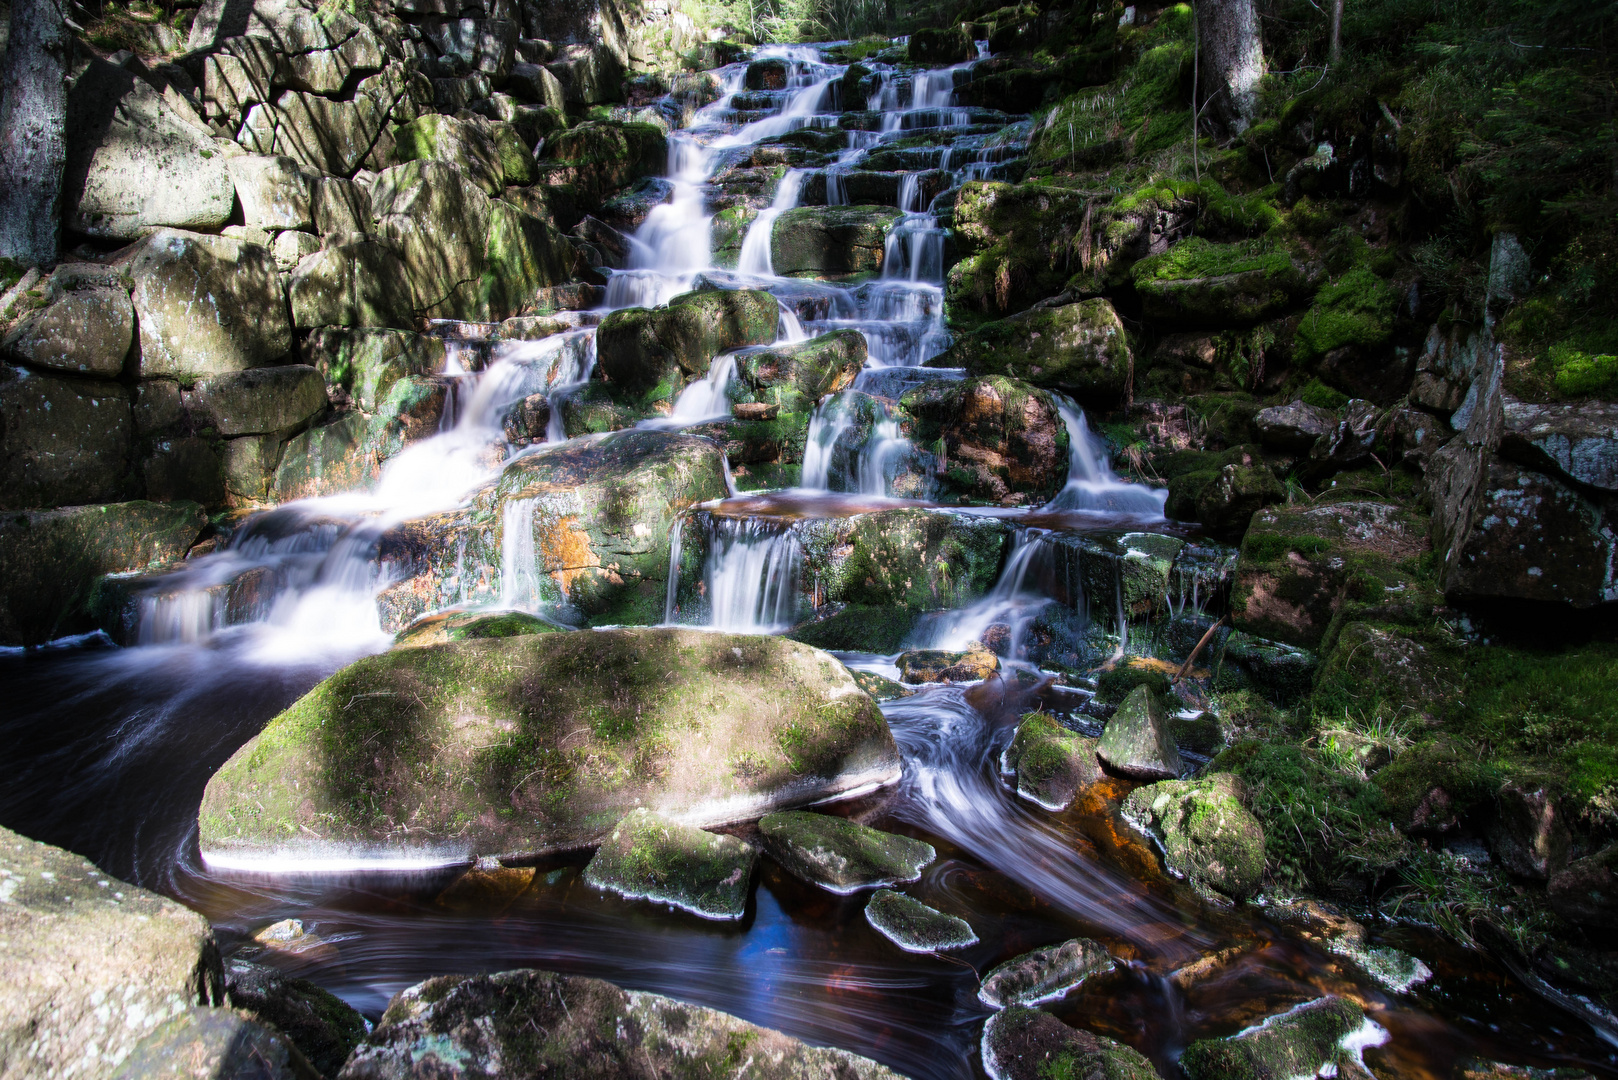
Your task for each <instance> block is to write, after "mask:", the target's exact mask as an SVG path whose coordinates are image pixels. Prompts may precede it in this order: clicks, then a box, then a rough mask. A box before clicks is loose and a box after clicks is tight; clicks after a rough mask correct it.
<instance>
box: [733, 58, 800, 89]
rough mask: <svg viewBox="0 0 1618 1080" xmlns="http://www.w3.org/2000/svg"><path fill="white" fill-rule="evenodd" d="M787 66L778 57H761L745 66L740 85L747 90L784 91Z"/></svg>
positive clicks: (787, 71)
mask: <svg viewBox="0 0 1618 1080" xmlns="http://www.w3.org/2000/svg"><path fill="white" fill-rule="evenodd" d="M788 73H789V65H788V64H787V62H786V61H785V60H783V59H782V58H780V57H778V56H768V57H762V58H760V59H758V60H754V61H752V62H751V63H749V64H748V65H747V70H746V71H745V72H743V73H742V85H743V86H745V87H746V88H747V89H749V90H785V89H786V88H787V75H788Z"/></svg>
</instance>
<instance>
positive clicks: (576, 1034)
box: [337, 969, 900, 1080]
mask: <svg viewBox="0 0 1618 1080" xmlns="http://www.w3.org/2000/svg"><path fill="white" fill-rule="evenodd" d="M716 1062H719V1063H725V1064H723V1065H722V1067H721V1068H720V1069H719V1070H717V1074H722V1075H724V1076H727V1077H737V1078H738V1080H822V1078H826V1080H830V1078H836V1080H900V1077H899V1076H898V1074H896V1073H894V1072H892V1071H891V1070H889V1069H887V1068H886V1067H884V1066H882V1065H878V1064H877V1063H876V1062H874V1061H871V1060H869V1059H867V1058H863V1057H859V1056H857V1055H855V1054H850V1053H848V1052H847V1051H846V1050H836V1049H832V1048H830V1047H817V1046H808V1045H805V1044H804V1043H802V1042H799V1041H798V1040H797V1039H793V1038H791V1037H789V1036H786V1035H783V1034H781V1033H780V1032H778V1031H771V1030H770V1029H768V1028H761V1027H758V1026H756V1025H754V1024H749V1023H747V1022H746V1021H744V1020H739V1019H737V1018H736V1017H734V1016H730V1015H728V1014H726V1013H722V1012H718V1011H716V1010H714V1009H705V1008H702V1007H701V1006H698V1005H688V1004H686V1003H684V1002H680V1001H675V1000H673V999H672V998H666V997H663V996H661V995H659V994H647V993H641V992H638V991H624V990H621V989H619V988H618V987H616V986H614V985H612V984H611V983H606V982H602V981H601V980H599V979H587V978H583V977H580V976H571V975H557V974H554V973H552V972H549V971H538V970H534V969H523V970H517V971H502V972H498V973H496V974H493V975H473V976H462V975H446V976H441V977H439V978H435V979H429V980H427V981H426V982H423V983H418V984H417V985H415V986H412V987H410V988H409V989H407V990H404V991H402V992H400V993H399V994H397V995H396V996H395V997H394V999H393V1000H392V1001H391V1002H390V1003H389V1004H388V1008H387V1011H386V1012H384V1013H383V1014H382V1019H381V1021H380V1022H379V1023H378V1024H377V1026H376V1029H375V1030H374V1031H373V1032H372V1033H371V1035H370V1037H369V1038H367V1039H366V1041H365V1043H364V1044H363V1045H361V1046H360V1048H359V1049H358V1050H357V1051H355V1053H354V1056H353V1057H352V1058H350V1059H349V1061H348V1064H347V1065H345V1066H344V1067H343V1071H342V1072H341V1073H339V1074H338V1076H337V1080H398V1078H400V1077H407V1076H410V1077H415V1076H426V1075H431V1076H440V1075H451V1076H453V1075H461V1076H479V1077H487V1078H490V1080H519V1078H528V1077H535V1076H546V1077H553V1078H556V1080H644V1078H646V1077H647V1076H659V1077H662V1076H667V1077H709V1076H714V1075H716V1069H715V1063H716ZM451 1070H453V1071H451Z"/></svg>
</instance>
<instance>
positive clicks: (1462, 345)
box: [1410, 324, 1492, 417]
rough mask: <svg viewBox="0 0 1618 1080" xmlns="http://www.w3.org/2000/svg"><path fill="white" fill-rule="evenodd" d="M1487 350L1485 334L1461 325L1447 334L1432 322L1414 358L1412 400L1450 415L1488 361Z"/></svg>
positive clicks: (1426, 407)
mask: <svg viewBox="0 0 1618 1080" xmlns="http://www.w3.org/2000/svg"><path fill="white" fill-rule="evenodd" d="M1489 344H1492V343H1489ZM1487 351H1489V347H1488V344H1486V343H1485V338H1484V335H1482V334H1478V333H1475V332H1470V333H1469V332H1467V331H1466V330H1465V329H1464V328H1462V327H1455V328H1453V329H1451V330H1450V331H1449V332H1448V333H1447V334H1446V333H1444V332H1442V331H1440V330H1439V328H1438V326H1437V324H1434V326H1433V327H1432V329H1431V330H1430V331H1428V333H1427V340H1426V343H1425V344H1424V346H1423V348H1422V351H1421V355H1420V356H1418V357H1417V358H1416V374H1415V378H1414V379H1413V380H1412V383H1411V387H1410V401H1411V403H1412V404H1414V405H1419V406H1421V407H1422V408H1424V409H1430V410H1432V411H1433V412H1436V413H1439V414H1440V415H1442V416H1445V417H1447V416H1449V414H1450V413H1453V412H1454V411H1455V410H1456V409H1458V408H1460V407H1461V403H1462V402H1463V401H1465V400H1466V395H1467V391H1468V390H1470V389H1471V387H1472V383H1473V380H1475V379H1476V378H1477V376H1478V374H1479V373H1480V372H1481V371H1483V370H1484V367H1485V365H1486V364H1487V363H1489V360H1488V359H1487V358H1486V357H1485V356H1484V355H1483V353H1485V352H1487Z"/></svg>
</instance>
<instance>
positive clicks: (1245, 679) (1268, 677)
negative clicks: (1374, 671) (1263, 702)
mask: <svg viewBox="0 0 1618 1080" xmlns="http://www.w3.org/2000/svg"><path fill="white" fill-rule="evenodd" d="M1350 659H1352V658H1350ZM1319 668H1320V657H1319V656H1318V655H1317V654H1315V653H1313V652H1311V651H1309V650H1308V649H1300V648H1298V647H1296V646H1294V645H1288V644H1286V643H1285V642H1281V641H1271V640H1270V639H1269V638H1261V637H1257V636H1256V635H1253V634H1248V633H1244V632H1243V631H1241V630H1233V631H1231V632H1230V633H1229V634H1227V635H1225V639H1224V641H1223V643H1222V644H1221V645H1220V647H1219V651H1218V653H1217V654H1216V658H1215V660H1214V687H1215V688H1216V689H1219V690H1231V689H1235V690H1246V689H1248V688H1252V689H1256V690H1258V691H1259V692H1260V693H1261V694H1262V695H1263V696H1264V697H1265V698H1267V699H1269V700H1270V701H1274V702H1277V703H1279V704H1280V705H1282V706H1283V707H1286V706H1288V705H1290V704H1292V703H1293V702H1295V701H1297V700H1298V699H1299V698H1302V697H1304V696H1305V695H1307V694H1308V693H1309V691H1310V688H1311V687H1312V686H1313V685H1314V678H1315V672H1316V671H1317V670H1318V669H1319Z"/></svg>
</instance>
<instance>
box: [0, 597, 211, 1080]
mask: <svg viewBox="0 0 1618 1080" xmlns="http://www.w3.org/2000/svg"><path fill="white" fill-rule="evenodd" d="M5 580H7V581H8V582H9V581H11V580H13V579H12V578H11V577H9V568H8V576H7V577H6V578H5ZM0 898H3V900H0V934H3V935H4V938H5V942H6V947H5V949H4V951H3V952H0V975H3V977H4V978H5V984H6V993H5V995H4V998H3V1000H0V1031H4V1032H5V1033H6V1036H5V1038H4V1039H0V1072H4V1074H5V1075H7V1076H17V1077H36V1076H37V1077H42V1078H43V1077H57V1076H72V1075H80V1074H83V1075H95V1076H107V1075H111V1074H112V1073H113V1072H114V1071H116V1070H117V1069H118V1067H119V1066H120V1065H121V1064H123V1063H124V1062H125V1061H126V1059H129V1058H130V1055H131V1052H132V1051H136V1046H137V1044H138V1043H140V1041H141V1040H142V1039H143V1038H145V1037H147V1036H148V1034H149V1033H152V1032H153V1031H154V1030H156V1029H158V1028H159V1025H161V1024H163V1023H164V1021H167V1020H169V1019H170V1018H171V1017H175V1016H183V1015H184V1014H185V1012H186V1010H187V1009H188V1008H190V1007H192V1006H196V1005H213V1004H223V1000H224V978H223V975H222V973H221V971H220V965H219V949H218V946H217V945H216V944H215V943H214V939H213V932H212V930H210V929H209V926H208V920H206V919H204V918H203V917H202V916H201V915H198V914H197V913H196V912H194V911H191V910H189V909H188V908H186V907H184V906H182V905H180V904H177V903H175V902H174V901H173V900H169V899H167V898H165V897H162V896H158V895H156V894H155V893H150V892H147V891H146V890H145V889H141V888H137V887H135V886H134V885H130V884H129V883H127V882H123V881H119V880H118V879H117V878H113V877H109V876H108V875H106V874H104V873H102V872H101V871H100V870H98V869H97V868H96V867H95V865H94V864H93V863H91V862H90V861H89V860H88V859H85V858H81V857H80V856H78V855H74V854H71V853H69V852H66V851H63V850H62V849H61V848H56V847H51V846H50V845H49V844H41V843H38V842H36V841H33V840H30V839H28V838H27V837H24V836H19V835H18V834H16V833H14V832H11V831H10V830H7V829H0ZM137 1054H138V1052H137Z"/></svg>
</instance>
